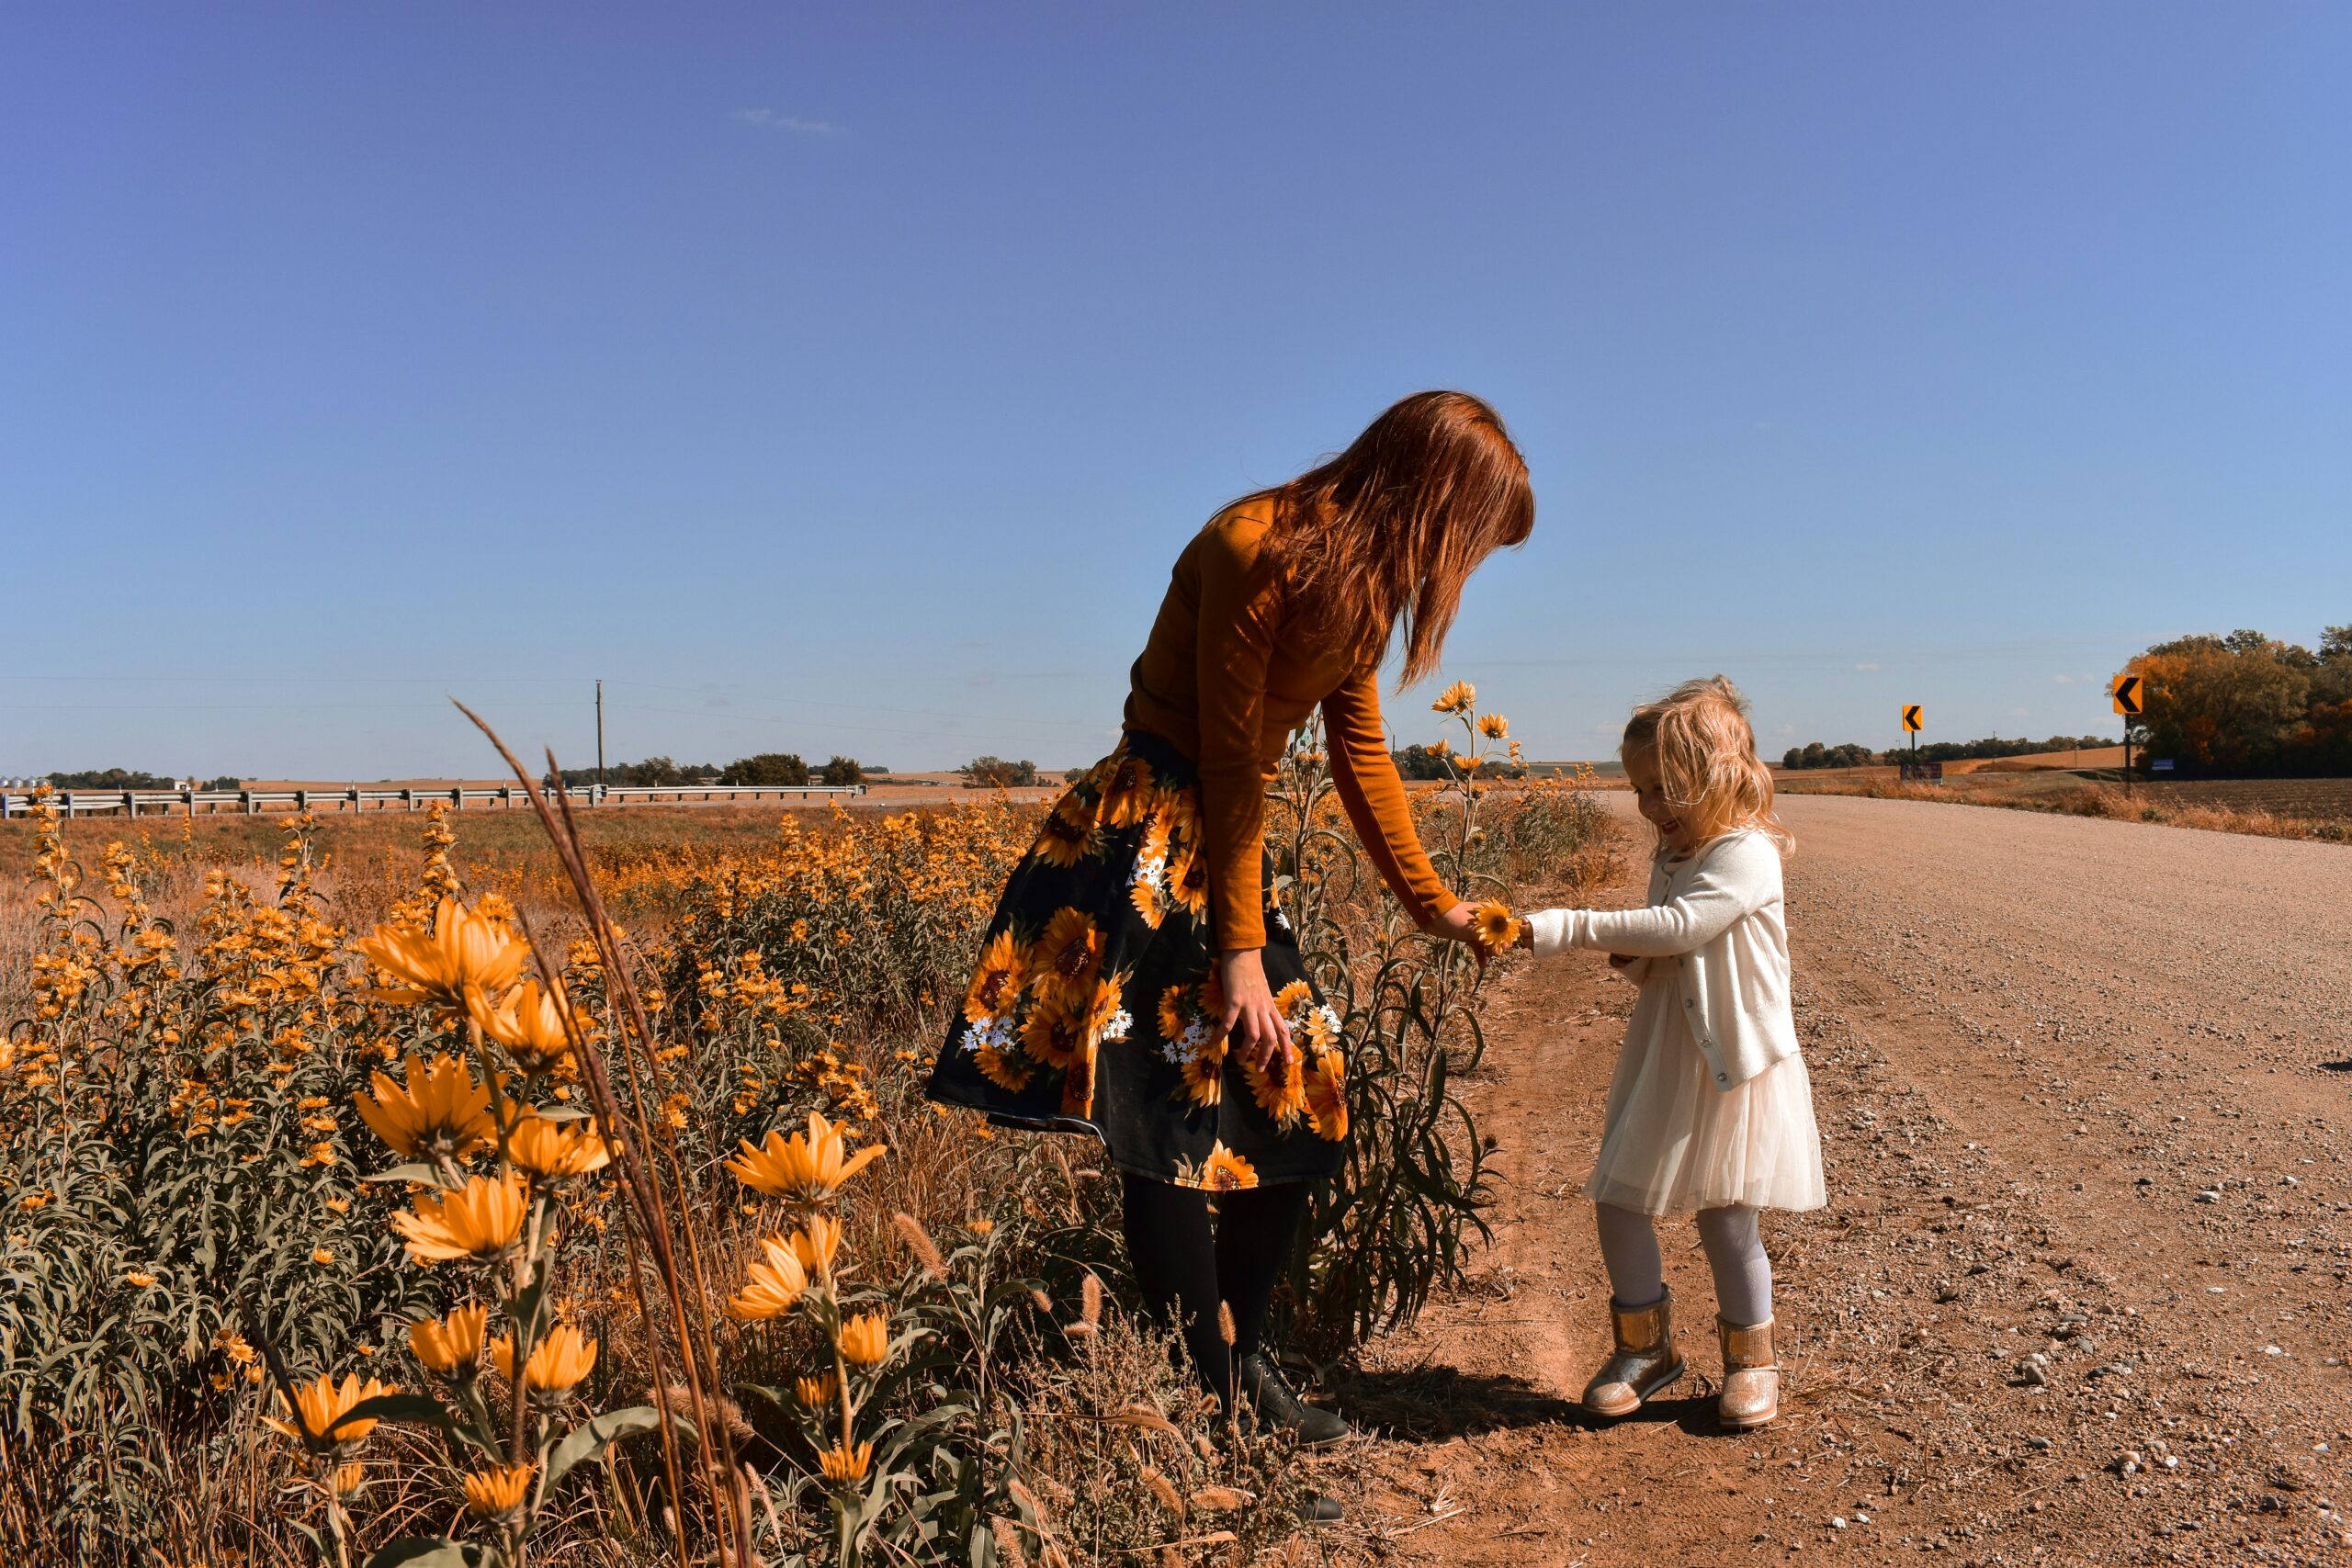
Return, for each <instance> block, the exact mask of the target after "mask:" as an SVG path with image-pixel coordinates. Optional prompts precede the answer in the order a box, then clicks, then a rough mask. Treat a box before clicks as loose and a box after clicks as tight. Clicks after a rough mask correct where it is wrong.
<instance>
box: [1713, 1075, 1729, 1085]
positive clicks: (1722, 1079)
mask: <svg viewBox="0 0 2352 1568" xmlns="http://www.w3.org/2000/svg"><path fill="white" fill-rule="evenodd" d="M1715 1081H1716V1082H1717V1083H1729V1082H1731V1075H1730V1074H1729V1073H1717V1074H1716V1075H1715Z"/></svg>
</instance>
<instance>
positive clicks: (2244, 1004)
mask: <svg viewBox="0 0 2352 1568" xmlns="http://www.w3.org/2000/svg"><path fill="white" fill-rule="evenodd" d="M1611 804H1612V807H1615V808H1617V809H1618V810H1619V811H1620V812H1621V814H1622V815H1623V817H1624V818H1625V819H1626V820H1627V822H1628V826H1629V827H1631V826H1634V825H1633V824H1632V823H1631V818H1630V802H1629V801H1627V800H1625V799H1624V798H1623V797H1619V798H1616V799H1614V800H1612V802H1611ZM1784 805H1785V812H1784V815H1785V818H1786V820H1787V821H1788V823H1789V826H1790V827H1791V829H1792V830H1793V831H1794V832H1795V833H1796V835H1797V837H1798V840H1799V851H1798V854H1797V856H1796V858H1795V859H1794V860H1792V862H1791V863H1790V865H1789V873H1788V885H1789V911H1790V914H1789V922H1790V931H1791V935H1792V944H1793V948H1794V954H1795V964H1796V976H1797V995H1798V1023H1799V1028H1800V1032H1801V1033H1802V1034H1803V1036H1804V1040H1805V1042H1806V1050H1807V1054H1808V1059H1809V1061H1810V1063H1811V1066H1812V1070H1813V1077H1814V1084H1815V1092H1816V1095H1817V1097H1818V1098H1817V1110H1818V1113H1819V1117H1820V1122H1821V1125H1822V1130H1823V1134H1824V1138H1825V1143H1826V1156H1827V1160H1828V1174H1829V1190H1830V1206H1829V1208H1828V1209H1827V1210H1826V1211H1825V1212H1823V1213H1815V1214H1809V1215H1803V1216H1777V1217H1774V1218H1771V1219H1770V1220H1768V1222H1767V1238H1768V1241H1769V1243H1770V1246H1771V1248H1772V1251H1773V1254H1774V1258H1775V1260H1776V1265H1777V1270H1778V1283H1779V1300H1778V1306H1779V1314H1780V1316H1781V1321H1782V1325H1783V1339H1782V1355H1783V1359H1784V1361H1785V1363H1786V1365H1787V1367H1788V1369H1789V1370H1788V1400H1787V1410H1788V1413H1787V1415H1786V1416H1785V1417H1784V1418H1783V1420H1782V1421H1781V1423H1780V1424H1779V1425H1778V1426H1776V1427H1771V1428H1769V1429H1767V1430H1765V1431H1764V1432H1762V1433H1760V1434H1749V1435H1747V1436H1736V1435H1728V1434H1724V1433H1721V1432H1720V1431H1719V1430H1718V1429H1717V1427H1716V1425H1715V1421H1714V1416H1713V1377H1714V1371H1715V1369H1716V1367H1717V1365H1718V1361H1717V1358H1716V1354H1715V1349H1714V1346H1713V1333H1712V1313H1713V1295H1712V1292H1711V1290H1710V1288H1709V1285H1708V1283H1707V1276H1706V1270H1705V1266H1704V1262H1703V1259H1702V1257H1701V1255H1700V1253H1699V1251H1698V1247H1697V1242H1696V1236H1695V1235H1694V1234H1693V1233H1692V1231H1691V1227H1690V1225H1689V1224H1688V1222H1676V1223H1670V1224H1669V1225H1668V1227H1667V1228H1666V1231H1665V1235H1666V1240H1667V1244H1668V1246H1667V1251H1668V1274H1669V1279H1670V1281H1671V1283H1672V1285H1673V1288H1674V1290H1675V1292H1676V1295H1677V1297H1678V1299H1679V1302H1680V1303H1682V1306H1683V1312H1682V1319H1683V1331H1682V1332H1683V1345H1684V1349H1685V1351H1686V1353H1687V1354H1689V1355H1690V1357H1691V1366H1692V1369H1693V1373H1694V1376H1692V1377H1691V1379H1690V1380H1689V1381H1687V1382H1684V1383H1683V1384H1681V1385H1680V1386H1679V1388H1678V1389H1677V1390H1675V1391H1674V1393H1676V1394H1679V1395H1681V1396H1682V1397H1679V1398H1674V1397H1669V1398H1668V1399H1666V1400H1664V1401H1662V1402H1660V1403H1658V1404H1654V1405H1653V1406H1651V1407H1650V1408H1649V1409H1648V1410H1646V1411H1645V1412H1644V1413H1643V1414H1642V1415H1641V1416H1637V1417H1635V1418H1634V1419H1632V1420H1629V1421H1626V1422H1623V1423H1620V1424H1617V1425H1614V1426H1604V1425H1597V1424H1593V1423H1589V1422H1588V1421H1586V1420H1585V1419H1583V1417H1582V1416H1580V1415H1579V1414H1578V1413H1577V1410H1576V1409H1575V1407H1574V1405H1573V1403H1572V1402H1573V1400H1574V1398H1575V1396H1576V1394H1577V1392H1578V1391H1579V1390H1580V1389H1581V1387H1582V1385H1583V1381H1584V1379H1585V1377H1586V1376H1587V1375H1588V1373H1589V1370H1590V1368H1591V1366H1592V1365H1593V1363H1594V1362H1595V1360H1596V1359H1598V1358H1599V1356H1600V1354H1601V1353H1602V1351H1603V1348H1604V1345H1605V1340H1606V1335H1607V1327H1606V1312H1605V1303H1606V1300H1607V1286H1606V1283H1605V1281H1604V1280H1603V1278H1602V1276H1601V1274H1600V1260H1599V1256H1598V1251H1597V1248H1596V1247H1595V1245H1594V1242H1593V1239H1592V1234H1591V1209H1590V1205H1589V1202H1588V1201H1586V1200H1584V1199H1583V1198H1582V1197H1581V1196H1580V1194H1579V1192H1578V1186H1579V1184H1580V1182H1581V1179H1582V1178H1583V1176H1584V1173H1585V1171H1586V1169H1587V1168H1589V1163H1590V1160H1591V1157H1592V1153H1593V1149H1594V1147H1595V1145H1596V1144H1597V1142H1598V1137H1599V1122H1600V1100H1601V1095H1602V1093H1603V1091H1604V1089H1605V1087H1606V1084H1607V1081H1608V1076H1609V1070H1610V1066H1611V1063H1612V1061H1613V1059H1614V1055H1615V1052H1616V1047H1617V1042H1618V1039H1619V1037H1620V1032H1621V1031H1622V1028H1623V1018H1624V1015H1625V1014H1626V1013H1627V1012H1628V1011H1629V1010H1630V1008H1631V1003H1632V998H1633V993H1632V990H1631V988H1630V987H1627V986H1625V985H1624V984H1623V983H1622V982H1619V981H1617V980H1615V979H1613V978H1611V977H1609V976H1606V975H1605V973H1604V972H1603V970H1602V968H1601V965H1600V963H1599V961H1598V959H1589V960H1555V961H1547V962H1544V963H1541V964H1538V963H1535V962H1532V961H1521V962H1520V963H1519V964H1518V965H1517V967H1516V968H1515V969H1513V970H1512V971H1511V972H1510V973H1509V974H1508V975H1506V976H1503V977H1502V978H1501V979H1500V980H1499V982H1498V987H1499V994H1498V997H1497V998H1496V1006H1495V1013H1494V1020H1495V1028H1494V1029H1493V1031H1492V1032H1491V1038H1492V1040H1493V1044H1492V1046H1491V1048H1490V1051H1489V1055H1488V1059H1487V1066H1486V1067H1485V1069H1484V1070H1483V1071H1482V1073H1481V1074H1480V1075H1479V1077H1480V1081H1479V1083H1478V1085H1477V1088H1476V1103H1477V1106H1478V1108H1479V1111H1480V1114H1481V1119H1482V1124H1483V1126H1484V1128H1485V1130H1486V1131H1487V1133H1489V1134H1492V1135H1494V1136H1495V1137H1496V1138H1497V1139H1498V1143H1499V1154H1498V1160H1499V1168H1500V1169H1501V1172H1502V1175H1503V1182H1502V1185H1501V1186H1500V1187H1499V1189H1498V1195H1497V1196H1498V1201H1497V1206H1496V1209H1495V1211H1494V1213H1493V1218H1494V1220H1495V1223H1496V1226H1497V1233H1498V1234H1497V1242H1496V1246H1495V1247H1494V1248H1493V1249H1492V1250H1491V1251H1490V1252H1488V1253H1487V1254H1486V1255H1485V1256H1484V1257H1483V1258H1481V1260H1480V1262H1479V1264H1478V1265H1477V1268H1476V1277H1475V1279H1474V1280H1473V1281H1472V1285H1471V1287H1470V1288H1469V1289H1467V1290H1465V1291H1464V1292H1460V1293H1459V1294H1458V1295H1456V1296H1455V1297H1453V1299H1451V1300H1449V1301H1447V1302H1445V1303H1442V1304H1441V1305H1439V1306H1438V1307H1436V1308H1433V1309H1432V1311H1431V1312H1430V1314H1428V1316H1426V1317H1425V1318H1424V1320H1423V1321H1422V1323H1421V1324H1420V1325H1418V1326H1417V1327H1416V1328H1415V1329H1414V1330H1412V1331H1411V1332H1410V1333H1408V1334H1406V1335H1403V1336H1399V1337H1395V1338H1393V1339H1391V1340H1388V1341H1385V1342H1384V1343H1383V1345H1382V1346H1381V1347H1380V1348H1379V1349H1378V1351H1377V1353H1376V1354H1375V1356H1374V1359H1373V1360H1372V1362H1371V1365H1370V1366H1369V1368H1368V1370H1367V1371H1364V1372H1363V1373H1362V1374H1359V1375H1356V1376H1354V1377H1352V1378H1351V1379H1350V1380H1349V1381H1348V1382H1345V1383H1344V1384H1343V1385H1342V1387H1341V1388H1340V1395H1341V1397H1342V1398H1343V1400H1344V1401H1345V1402H1346V1403H1347V1404H1348V1405H1349V1407H1350V1408H1351V1410H1352V1411H1353V1412H1354V1413H1355V1415H1356V1416H1357V1417H1358V1419H1359V1420H1360V1421H1363V1422H1366V1423H1370V1424H1374V1425H1377V1426H1378V1427H1381V1428H1382V1429H1384V1431H1385V1434H1386V1439H1385V1440H1382V1441H1372V1440H1365V1441H1362V1442H1358V1443H1354V1444H1351V1445H1350V1446H1349V1447H1348V1448H1347V1449H1345V1450H1341V1451H1340V1453H1339V1454H1337V1455H1336V1456H1334V1457H1333V1458H1331V1459H1329V1460H1325V1461H1317V1462H1318V1463H1319V1464H1320V1465H1322V1466H1323V1467H1324V1469H1325V1472H1326V1476H1327V1481H1328V1483H1329V1485H1330V1487H1331V1488H1332V1490H1334V1491H1335V1492H1337V1493H1339V1494H1340V1495H1344V1496H1346V1497H1348V1498H1349V1499H1350V1500H1351V1502H1352V1503H1353V1504H1354V1505H1355V1510H1356V1522H1355V1523H1354V1524H1353V1525H1352V1526H1351V1527H1350V1528H1349V1529H1348V1530H1347V1531H1346V1532H1345V1533H1344V1535H1342V1534H1340V1533H1336V1532H1335V1533H1334V1534H1333V1536H1332V1537H1331V1538H1330V1540H1329V1549H1330V1551H1331V1554H1332V1556H1333V1557H1334V1558H1336V1559H1340V1560H1368V1561H1377V1562H1446V1563H1464V1564H1472V1565H1481V1564H1489V1563H1491V1564H1503V1563H1511V1564H1521V1563H1561V1564H1570V1563H1586V1564H1593V1565H1600V1564H1613V1563H1627V1564H1643V1565H1645V1568H1647V1565H1651V1564H1683V1563H1691V1564H1699V1563H1715V1562H1745V1561H1781V1560H1786V1559H1788V1558H1789V1557H1791V1556H1792V1555H1794V1556H1796V1557H1798V1558H1799V1559H1800V1560H1802V1559H1809V1558H1813V1557H1816V1556H1826V1557H1829V1558H1832V1559H1836V1560H1840V1561H1849V1560H1850V1561H1856V1562H1876V1561H1880V1560H1894V1559H1898V1558H1899V1559H1901V1560H1905V1561H1909V1560H1911V1559H1912V1558H1913V1556H1914V1554H1917V1553H1928V1554H1933V1555H1934V1556H1935V1557H1936V1558H1938V1559H1939V1560H1941V1561H1946V1562H1965V1563H1982V1564H1994V1563H2018V1564H2022V1563H2140V1562H2352V1536H2347V1529H2352V1518H2347V1515H2352V1476H2347V1469H2346V1461H2347V1459H2352V1373H2347V1371H2346V1364H2345V1357H2346V1352H2347V1346H2346V1339H2347V1331H2346V1304H2347V1293H2352V1286H2348V1285H2347V1281H2348V1280H2352V1170H2347V1168H2346V1164H2345V1156H2346V1154H2347V1152H2352V1149H2347V1143H2348V1142H2352V1139H2348V1138H2347V1127H2352V1106H2347V1104H2346V1096H2347V1093H2352V850H2346V849H2344V848H2342V847H2338V846H2334V845H2327V844H2318V843H2297V842H2284V841H2275V840H2264V839H2254V838H2244V837H2236V836H2229V835H2222V834H2217V833H2205V832H2197V831H2192V830H2187V829H2171V828H2161V827H2152V826H2144V825H2140V824H2128V823H2119V822H2108V821H2098V820H2088V819H2083V818H2061V817H2041V816H2036V815H2032V814H2030V813H2025V812H2017V811H2001V810H1994V809H1988V808H1983V807H1953V806H1939V805H1934V804H1921V803H1915V802H1907V801H1877V800H1863V799H1847V798H1837V797H1811V798H1803V799H1791V800H1787V801H1785V803H1784ZM1632 841H1633V840H1630V839H1629V842H1632ZM1628 859H1629V864H1628V868H1627V871H1628V874H1627V875H1626V876H1625V877H1624V878H1623V880H1622V881H1621V883H1620V885H1619V886H1618V887H1617V888H1615V889H1614V890H1613V892H1612V896H1611V897H1610V898H1608V899H1606V900H1604V901H1608V902H1615V903H1621V904H1623V903H1631V902H1634V901H1635V899H1636V897H1637V893H1636V888H1635V881H1636V874H1637V872H1638V870H1639V867H1638V864H1637V862H1638V859H1639V856H1638V853H1636V854H1634V855H1631V856H1629V857H1628ZM2339 1507H2340V1508H2342V1509H2343V1510H2345V1512H2343V1513H2339V1511H2338V1510H2339Z"/></svg>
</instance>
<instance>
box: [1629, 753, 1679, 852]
mask: <svg viewBox="0 0 2352 1568" xmlns="http://www.w3.org/2000/svg"><path fill="white" fill-rule="evenodd" d="M1625 776H1626V777H1627V778H1628V779H1630V780H1632V781H1633V784H1634V805H1636V806H1638V807H1640V808H1641V812H1642V820H1644V821H1645V822H1647V823H1648V824H1649V825H1650V826H1651V827H1653V828H1655V829H1657V830H1658V836H1659V837H1660V838H1662V839H1664V840H1666V846H1667V848H1668V849H1670V850H1672V851H1674V852H1676V853H1678V854H1680V853H1683V852H1687V851H1689V850H1690V849H1691V829H1690V828H1689V826H1688V825H1686V824H1685V823H1684V822H1683V820H1682V818H1680V817H1679V816H1678V815H1676V813H1675V809H1674V807H1673V805H1672V804H1671V803H1670V802H1668V799H1667V798H1666V786H1665V785H1664V784H1662V783H1661V782H1660V781H1659V779H1658V776H1657V752H1656V751H1650V750H1642V751H1628V752H1626V753H1625Z"/></svg>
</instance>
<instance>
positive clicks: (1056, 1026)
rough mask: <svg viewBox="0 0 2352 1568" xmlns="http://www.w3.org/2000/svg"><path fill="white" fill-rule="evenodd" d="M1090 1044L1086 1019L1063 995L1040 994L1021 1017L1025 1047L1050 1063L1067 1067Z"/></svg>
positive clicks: (1038, 1057)
mask: <svg viewBox="0 0 2352 1568" xmlns="http://www.w3.org/2000/svg"><path fill="white" fill-rule="evenodd" d="M1085 1044H1086V1022H1085V1020H1084V1019H1082V1018H1081V1017H1080V1015H1079V1010H1078V1009H1077V1008H1076V1007H1074V1006H1071V1005H1070V1004H1069V1000H1068V999H1067V998H1064V997H1060V996H1056V997H1052V998H1040V999H1039V1000H1038V1002H1037V1004H1036V1005H1035V1006H1034V1007H1032V1008H1031V1009H1030V1010H1029V1016H1028V1017H1027V1018H1025V1019H1023V1020H1022V1021H1021V1049H1022V1051H1023V1053H1024V1054H1026V1055H1028V1056H1030V1057H1031V1058H1032V1059H1034V1060H1035V1061H1039V1062H1043V1063H1045V1064H1046V1066H1049V1067H1067V1066H1069V1065H1070V1063H1071V1062H1073V1061H1075V1060H1076V1059H1077V1057H1078V1054H1079V1052H1080V1050H1082V1049H1083V1048H1084V1047H1085Z"/></svg>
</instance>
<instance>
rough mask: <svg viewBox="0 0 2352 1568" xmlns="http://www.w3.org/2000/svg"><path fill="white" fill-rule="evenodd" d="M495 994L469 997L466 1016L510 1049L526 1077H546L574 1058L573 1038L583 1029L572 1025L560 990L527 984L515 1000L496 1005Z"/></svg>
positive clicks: (477, 993) (479, 993) (532, 982)
mask: <svg viewBox="0 0 2352 1568" xmlns="http://www.w3.org/2000/svg"><path fill="white" fill-rule="evenodd" d="M490 996H491V993H488V992H485V991H480V990H469V991H468V992H467V993H466V1014H467V1016H468V1017H469V1018H471V1019H472V1020H473V1021H474V1025H475V1027H477V1028H478V1029H480V1030H481V1032H483V1033H484V1034H486V1035H488V1036H489V1037H490V1038H491V1039H492V1040H495V1041H497V1042H498V1043H500V1044H501V1045H503V1046H504V1047H506V1054H507V1055H510V1056H512V1057H514V1058H515V1066H519V1067H521V1068H522V1069H523V1070H524V1071H525V1072H526V1073H543V1072H546V1071H547V1070H548V1068H549V1067H552V1066H555V1065H556V1064H557V1063H558V1062H560V1061H562V1060H563V1059H564V1058H565V1057H566V1056H568V1055H571V1035H572V1032H573V1031H574V1030H577V1029H578V1028H579V1027H580V1025H579V1023H578V1022H577V1021H571V1004H570V1003H569V1002H568V1001H567V1000H566V999H565V998H564V995H563V987H560V986H558V987H553V988H551V989H550V988H547V987H541V986H540V984H539V983H538V982H537V980H526V981H524V982H523V984H522V986H521V987H519V988H518V989H516V990H515V993H514V994H513V995H512V996H509V997H507V998H505V999H504V1000H503V1001H501V1002H497V1003H495V1004H493V1003H492V1001H491V999H490ZM567 1021H571V1022H570V1024H569V1027H567Z"/></svg>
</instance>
